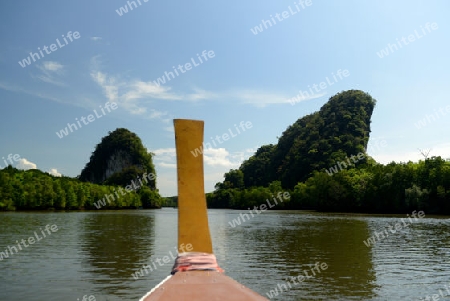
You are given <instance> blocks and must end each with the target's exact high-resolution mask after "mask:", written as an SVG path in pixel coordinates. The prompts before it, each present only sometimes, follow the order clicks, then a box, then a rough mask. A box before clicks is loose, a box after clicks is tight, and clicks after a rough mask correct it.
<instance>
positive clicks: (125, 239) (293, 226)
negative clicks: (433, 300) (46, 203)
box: [0, 208, 450, 301]
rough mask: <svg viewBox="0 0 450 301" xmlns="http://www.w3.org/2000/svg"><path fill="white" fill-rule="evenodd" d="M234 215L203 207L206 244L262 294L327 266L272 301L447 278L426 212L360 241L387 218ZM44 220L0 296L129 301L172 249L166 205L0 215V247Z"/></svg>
mask: <svg viewBox="0 0 450 301" xmlns="http://www.w3.org/2000/svg"><path fill="white" fill-rule="evenodd" d="M241 213H246V212H245V211H233V210H210V211H209V220H210V228H211V234H212V236H213V245H214V251H215V253H216V255H217V258H218V261H219V265H220V266H221V267H222V268H224V269H225V271H226V273H227V275H229V276H231V277H232V278H234V279H236V280H238V281H239V282H241V283H243V284H244V285H246V286H248V287H250V288H252V289H253V290H255V291H257V292H259V293H260V294H262V295H264V296H266V293H268V292H269V291H270V290H274V289H275V288H277V287H278V284H285V283H286V281H287V280H288V279H289V278H288V277H292V276H294V277H296V276H298V275H300V274H302V273H304V271H305V270H307V271H310V269H311V268H312V267H313V266H314V265H315V264H316V263H317V262H319V263H326V264H327V265H328V268H327V269H326V270H322V271H321V272H320V273H316V275H315V277H312V278H307V279H305V280H304V281H303V282H301V283H299V284H292V285H291V289H289V290H288V291H283V292H280V291H279V293H280V294H279V295H278V296H275V297H274V298H273V299H272V300H283V301H297V300H419V299H420V298H422V297H426V296H427V295H432V294H437V293H439V290H440V289H441V290H444V288H445V285H450V259H449V258H450V233H449V225H450V223H449V222H448V221H449V219H443V218H432V217H428V216H427V217H426V218H424V219H421V220H419V221H418V222H416V223H414V224H412V225H411V226H410V227H408V228H405V229H402V230H401V231H399V232H398V233H396V234H392V235H390V236H389V237H387V238H386V239H383V240H380V241H378V242H377V243H376V244H375V245H374V246H372V247H367V246H366V245H365V244H364V243H363V241H365V240H366V239H368V238H369V237H370V236H372V235H373V231H375V230H377V231H379V230H380V229H384V228H386V227H387V226H388V225H389V224H393V223H394V222H395V221H397V218H395V217H381V216H358V215H342V214H319V213H311V212H300V211H299V212H292V211H291V212H286V211H273V212H272V211H267V212H264V213H262V214H260V215H256V216H255V217H254V218H252V219H251V220H249V221H246V222H245V223H243V224H241V225H239V226H236V227H235V228H233V227H231V226H230V224H229V223H228V222H230V221H231V220H233V219H234V218H237V217H238V216H239V215H240V214H241ZM247 213H248V212H247ZM46 224H56V225H58V232H56V233H53V234H52V236H51V237H48V238H45V239H43V240H42V241H39V242H38V243H36V244H34V245H32V246H30V247H28V248H26V249H24V250H22V251H20V252H19V253H17V254H14V255H12V256H10V257H9V258H4V259H3V260H1V261H0V270H1V273H0V300H2V301H3V300H6V301H9V300H20V299H25V300H28V301H42V300H46V301H49V300H51V301H53V300H55V301H57V300H58V301H60V300H74V301H75V300H77V299H79V300H82V297H83V296H84V295H94V296H95V297H96V300H98V301H102V300H114V301H115V300H138V299H139V297H140V296H142V295H143V294H144V293H145V292H147V291H148V290H150V289H151V288H152V287H153V286H154V285H156V284H157V283H159V282H160V281H161V280H162V279H163V278H165V277H166V276H167V275H168V274H169V273H170V269H171V267H172V263H170V264H166V265H164V266H161V267H160V266H158V269H157V270H155V271H152V272H151V273H149V274H147V275H145V276H143V277H142V278H140V279H139V280H135V279H133V278H132V276H131V274H132V273H134V272H135V271H136V270H138V269H140V268H141V267H142V265H143V264H146V263H147V264H148V263H149V262H150V261H151V260H154V259H155V258H157V257H159V258H162V257H163V256H165V255H168V254H169V252H170V251H173V250H174V247H175V245H176V231H177V230H176V227H177V210H174V209H172V208H170V209H169V208H168V209H162V210H130V211H117V212H116V211H101V212H97V211H95V212H61V213H0V252H1V251H4V250H5V249H6V248H7V247H8V245H13V244H14V243H15V241H16V240H20V239H22V238H27V237H29V236H31V235H32V234H33V232H34V231H36V230H38V229H39V228H40V227H44V226H45V225H46ZM446 297H448V296H447V295H446ZM442 300H443V299H442ZM174 301H175V300H174Z"/></svg>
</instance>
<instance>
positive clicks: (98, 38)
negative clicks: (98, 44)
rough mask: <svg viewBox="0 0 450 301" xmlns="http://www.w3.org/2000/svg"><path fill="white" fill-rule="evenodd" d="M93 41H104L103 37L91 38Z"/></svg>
mask: <svg viewBox="0 0 450 301" xmlns="http://www.w3.org/2000/svg"><path fill="white" fill-rule="evenodd" d="M91 40H92V41H100V40H102V37H91Z"/></svg>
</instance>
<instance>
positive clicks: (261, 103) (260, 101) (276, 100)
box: [230, 90, 326, 107]
mask: <svg viewBox="0 0 450 301" xmlns="http://www.w3.org/2000/svg"><path fill="white" fill-rule="evenodd" d="M325 94H326V93H325V92H324V93H319V94H314V95H311V96H307V97H301V98H300V99H299V100H297V102H300V101H306V100H311V99H316V98H320V97H322V96H324V95H325ZM230 97H233V98H237V99H238V100H240V101H241V102H242V103H244V104H251V105H254V106H256V107H266V106H268V105H276V104H288V103H289V104H290V101H289V100H290V99H292V97H294V96H291V97H289V96H288V95H285V94H277V93H273V92H268V91H263V90H240V91H234V92H231V93H230Z"/></svg>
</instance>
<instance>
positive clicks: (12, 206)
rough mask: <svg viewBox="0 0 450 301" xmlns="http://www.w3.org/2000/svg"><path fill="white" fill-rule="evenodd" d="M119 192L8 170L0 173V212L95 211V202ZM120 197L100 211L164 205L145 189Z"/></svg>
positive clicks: (5, 169) (70, 179) (48, 175)
mask: <svg viewBox="0 0 450 301" xmlns="http://www.w3.org/2000/svg"><path fill="white" fill-rule="evenodd" d="M119 188H121V187H119V186H112V185H97V184H92V183H88V182H82V181H80V180H78V179H73V178H69V177H54V176H52V175H50V174H48V173H44V172H42V171H40V170H36V169H34V170H27V171H23V170H18V169H15V168H13V167H11V166H8V167H7V168H4V169H2V170H0V210H45V209H56V210H69V209H96V207H95V205H94V203H95V202H98V201H99V200H101V199H103V198H104V197H105V195H107V194H113V195H115V194H114V193H115V192H117V191H118V190H119ZM119 196H120V197H116V198H115V200H114V201H112V202H111V203H108V202H107V203H106V205H105V206H102V209H126V208H140V207H143V208H160V207H161V205H162V202H163V199H162V197H161V196H160V195H159V193H158V192H157V191H155V190H152V189H150V188H148V187H146V186H144V187H142V188H141V189H139V190H137V191H131V192H126V193H124V194H119Z"/></svg>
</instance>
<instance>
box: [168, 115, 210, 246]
mask: <svg viewBox="0 0 450 301" xmlns="http://www.w3.org/2000/svg"><path fill="white" fill-rule="evenodd" d="M174 126H175V145H176V153H177V174H178V252H180V253H183V252H186V251H189V252H204V253H210V254H212V253H213V250H212V243H211V235H210V232H209V226H208V214H207V208H206V197H205V186H204V176H203V154H202V153H200V154H199V152H197V151H196V149H199V150H203V128H204V122H203V121H200V120H188V119H175V120H174ZM188 245H189V248H188V247H187V246H188Z"/></svg>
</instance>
